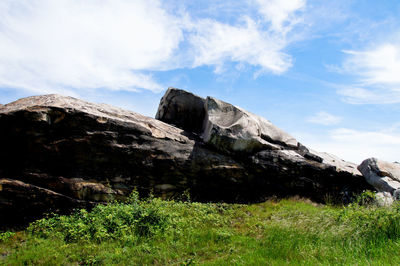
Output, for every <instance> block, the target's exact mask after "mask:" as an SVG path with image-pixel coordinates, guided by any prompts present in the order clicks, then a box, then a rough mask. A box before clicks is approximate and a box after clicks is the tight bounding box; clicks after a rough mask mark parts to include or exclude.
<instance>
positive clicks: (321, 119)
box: [307, 111, 342, 126]
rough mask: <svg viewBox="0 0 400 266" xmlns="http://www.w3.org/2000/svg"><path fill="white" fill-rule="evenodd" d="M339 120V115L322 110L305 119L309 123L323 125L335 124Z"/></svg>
mask: <svg viewBox="0 0 400 266" xmlns="http://www.w3.org/2000/svg"><path fill="white" fill-rule="evenodd" d="M341 120H342V118H341V117H339V116H335V115H332V114H330V113H327V112H324V111H321V112H318V113H316V114H315V115H314V116H312V117H309V118H308V119H307V121H308V122H310V123H314V124H319V125H324V126H332V125H336V124H338V123H340V121H341Z"/></svg>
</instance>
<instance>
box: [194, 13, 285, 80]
mask: <svg viewBox="0 0 400 266" xmlns="http://www.w3.org/2000/svg"><path fill="white" fill-rule="evenodd" d="M190 42H191V44H192V45H193V47H194V51H195V57H194V67H197V66H201V65H215V66H216V69H217V72H218V70H219V69H222V65H223V64H224V63H225V62H226V61H233V62H239V63H240V62H245V63H248V64H250V65H254V66H259V67H261V68H262V69H263V70H266V71H270V72H272V73H275V74H281V73H283V72H284V71H286V70H287V69H288V68H289V67H290V66H291V65H292V64H291V58H290V56H289V55H287V54H285V53H283V52H282V50H283V49H284V48H285V46H286V42H285V40H284V39H283V38H281V37H275V36H271V35H270V34H269V33H268V32H264V31H261V30H260V29H259V28H258V25H257V24H256V23H255V22H254V21H253V20H252V19H250V18H246V22H245V25H243V26H231V25H228V24H223V23H219V22H218V21H214V20H203V21H200V22H199V23H198V24H197V25H196V34H194V35H193V36H191V38H190Z"/></svg>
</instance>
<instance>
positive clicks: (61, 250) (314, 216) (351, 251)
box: [0, 196, 400, 265]
mask: <svg viewBox="0 0 400 266" xmlns="http://www.w3.org/2000/svg"><path fill="white" fill-rule="evenodd" d="M399 263H400V207H399V206H398V205H394V206H392V207H376V206H367V207H363V206H359V205H357V204H353V205H350V206H348V207H337V206H336V207H335V206H326V205H317V204H314V203H312V202H309V201H306V200H301V199H289V200H280V201H267V202H265V203H260V204H253V205H236V204H205V203H195V202H175V201H164V200H160V199H147V200H139V199H138V198H137V197H136V196H134V197H132V199H131V200H130V202H127V203H117V202H116V203H113V204H109V205H107V206H98V207H96V208H94V209H93V210H92V211H91V212H87V211H85V210H79V211H77V212H76V213H75V214H73V215H70V216H57V215H53V216H49V217H47V218H45V219H42V220H39V221H36V222H35V223H33V224H31V225H30V226H29V227H28V228H27V229H26V230H25V231H21V232H3V233H1V234H0V264H5V265H30V264H35V265H36V264H43V265H76V264H81V265H108V264H119V265H266V264H267V265H283V264H284V265H298V264H302V265H318V264H320V265H337V264H340V265H341V264H352V265H354V264H356V265H357V264H359V265H364V264H367V265H382V264H399Z"/></svg>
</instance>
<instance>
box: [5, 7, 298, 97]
mask: <svg viewBox="0 0 400 266" xmlns="http://www.w3.org/2000/svg"><path fill="white" fill-rule="evenodd" d="M284 2H285V3H286V2H287V3H286V4H282V3H281V2H280V1H276V0H271V1H258V2H257V3H256V4H255V2H249V4H248V7H249V8H248V9H246V12H245V13H244V14H242V15H241V16H240V17H239V18H236V19H237V20H236V21H231V22H230V23H229V24H228V23H227V22H224V23H223V22H221V21H218V20H215V19H210V18H204V17H201V18H196V17H192V16H191V13H190V12H191V11H193V10H185V11H182V10H180V11H179V14H173V13H171V12H172V9H171V6H167V4H168V2H162V1H161V0H135V1H130V0H87V1H80V0H58V1H52V0H34V1H22V0H2V1H1V3H0V87H7V88H17V89H25V90H29V91H33V92H35V93H47V92H61V93H62V92H65V93H67V94H74V93H75V94H79V93H80V91H88V90H89V91H93V90H95V89H97V88H106V89H110V90H128V91H129V90H133V91H135V90H137V89H148V90H152V91H160V90H162V89H163V88H164V85H162V84H160V83H158V82H157V80H156V79H155V78H153V76H152V75H151V74H149V73H152V71H163V70H171V69H177V68H185V67H198V66H203V65H212V66H215V67H216V72H217V73H218V71H221V70H222V69H224V65H225V64H227V63H231V62H234V63H237V64H248V65H252V66H255V67H257V68H258V70H257V71H258V72H271V73H274V74H280V73H282V72H284V71H286V70H287V69H288V68H289V67H290V66H291V65H292V63H291V57H290V55H288V54H287V53H285V52H284V50H285V48H286V47H287V45H288V44H289V41H288V40H287V35H288V33H289V32H290V31H291V29H292V26H293V25H295V24H296V23H297V22H298V17H297V15H296V11H298V10H300V9H302V8H303V7H304V3H305V1H304V0H294V1H284ZM260 7H261V8H260ZM167 10H169V11H167ZM249 10H250V11H249ZM257 12H261V13H262V16H263V17H264V19H261V20H260V19H258V18H259V17H257V16H255V15H254V14H255V13H257ZM193 13H196V12H193ZM252 15H253V16H254V17H251V16H252ZM217 19H218V18H217ZM266 21H267V22H266Z"/></svg>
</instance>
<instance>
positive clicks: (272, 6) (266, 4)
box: [256, 0, 306, 32]
mask: <svg viewBox="0 0 400 266" xmlns="http://www.w3.org/2000/svg"><path fill="white" fill-rule="evenodd" d="M256 2H257V3H258V5H259V12H260V13H261V14H262V15H263V16H264V19H265V20H267V21H270V23H271V29H272V30H274V31H278V32H287V31H290V30H291V28H292V27H293V26H294V25H295V24H297V23H298V22H299V21H300V17H298V16H296V12H297V11H299V10H301V9H303V8H304V7H305V5H306V1H305V0H286V1H282V0H256Z"/></svg>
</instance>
